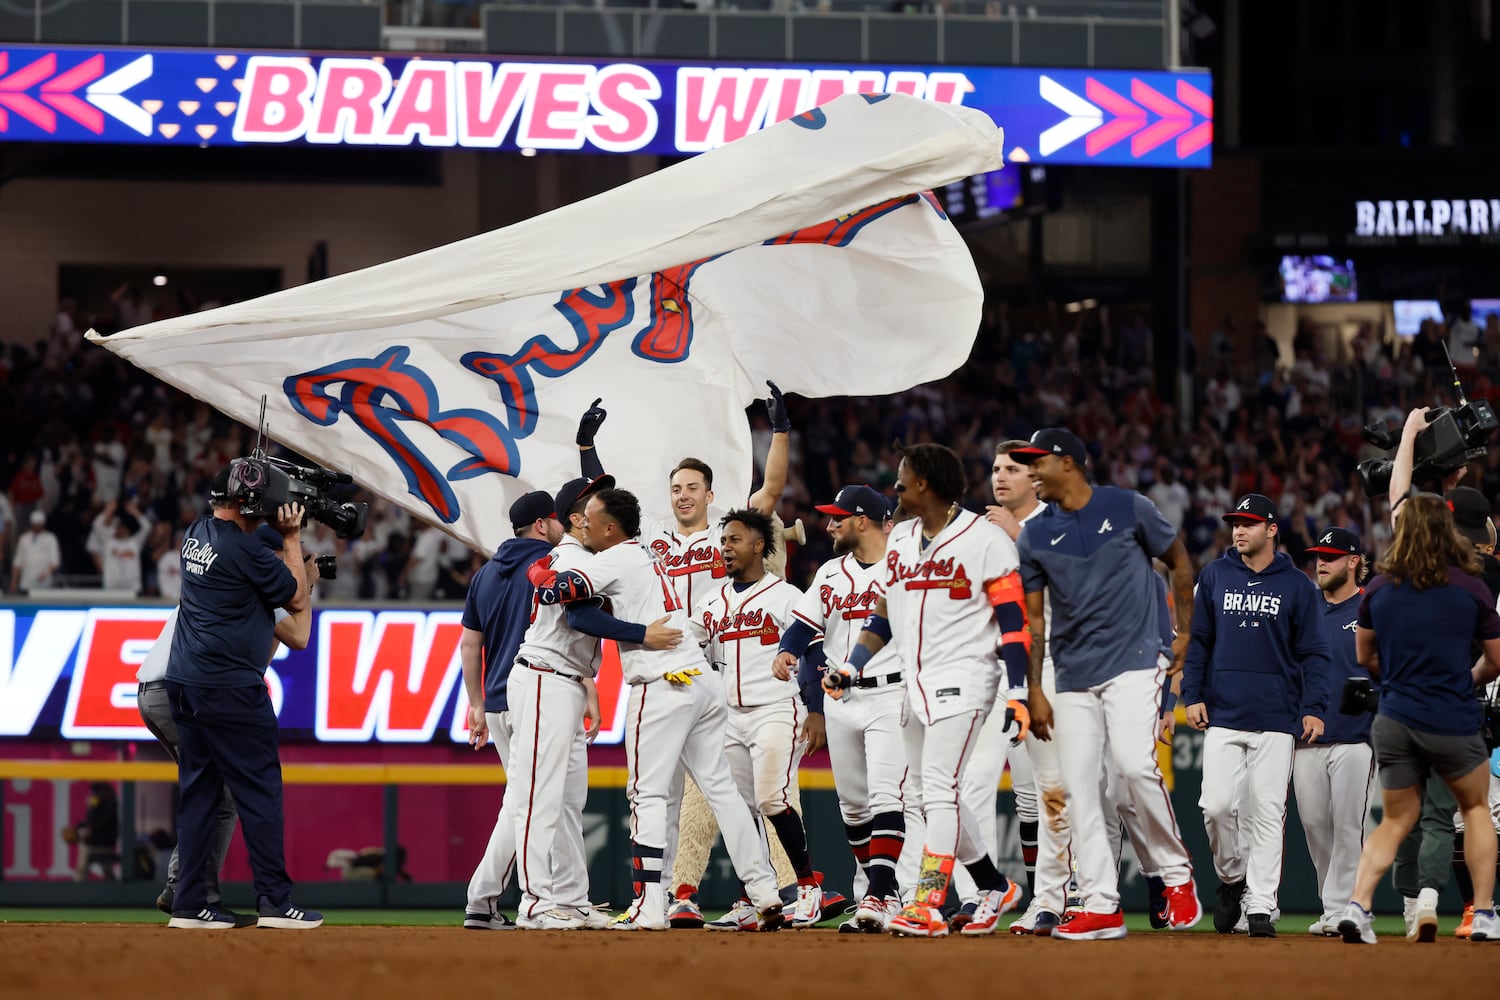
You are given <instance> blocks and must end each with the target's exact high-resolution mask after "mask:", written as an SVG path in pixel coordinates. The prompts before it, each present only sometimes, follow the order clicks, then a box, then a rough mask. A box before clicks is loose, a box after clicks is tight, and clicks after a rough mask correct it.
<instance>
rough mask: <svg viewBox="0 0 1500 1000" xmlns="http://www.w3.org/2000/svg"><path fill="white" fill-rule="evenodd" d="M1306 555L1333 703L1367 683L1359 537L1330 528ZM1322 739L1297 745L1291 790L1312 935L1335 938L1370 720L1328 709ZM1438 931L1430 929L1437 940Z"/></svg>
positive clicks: (1363, 786)
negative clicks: (1313, 562)
mask: <svg viewBox="0 0 1500 1000" xmlns="http://www.w3.org/2000/svg"><path fill="white" fill-rule="evenodd" d="M1307 551H1309V552H1311V553H1312V554H1313V555H1315V556H1317V559H1318V567H1317V574H1318V589H1319V590H1321V591H1322V592H1323V638H1324V639H1325V640H1326V641H1327V643H1328V652H1329V656H1330V657H1331V662H1332V670H1331V673H1330V679H1331V680H1332V682H1333V683H1332V686H1331V687H1330V688H1329V692H1330V698H1333V697H1337V695H1338V692H1339V691H1341V690H1342V689H1343V684H1344V681H1345V680H1347V679H1348V678H1350V677H1360V676H1364V675H1365V673H1366V671H1365V669H1364V668H1363V667H1361V666H1360V665H1359V661H1358V660H1356V659H1355V658H1354V629H1355V625H1356V623H1357V621H1358V619H1359V601H1360V598H1361V596H1362V595H1363V593H1364V591H1363V590H1361V589H1360V586H1359V585H1360V583H1361V581H1362V580H1363V579H1364V577H1365V576H1366V575H1367V572H1368V570H1367V568H1366V566H1365V556H1364V552H1363V550H1362V549H1361V548H1360V544H1359V536H1358V535H1356V534H1355V533H1354V532H1352V531H1349V530H1347V529H1345V528H1330V529H1328V530H1327V531H1325V532H1324V533H1323V535H1322V537H1321V538H1319V539H1318V543H1317V544H1316V545H1314V546H1312V547H1311V548H1309V549H1308V550H1307ZM1325 718H1326V719H1327V724H1326V725H1325V726H1324V729H1323V738H1322V739H1321V740H1318V741H1317V742H1316V743H1298V744H1297V752H1296V755H1295V756H1294V757H1293V758H1292V789H1293V790H1294V791H1295V792H1296V794H1297V814H1298V815H1299V816H1301V817H1302V830H1303V832H1304V833H1306V834H1307V853H1308V854H1310V855H1311V856H1312V862H1313V868H1314V869H1316V870H1317V873H1318V893H1319V895H1320V896H1321V897H1322V900H1323V915H1322V916H1320V917H1319V918H1318V919H1317V920H1314V921H1313V923H1312V926H1311V927H1309V928H1308V933H1309V934H1314V935H1318V936H1322V937H1337V936H1338V933H1339V920H1340V919H1341V918H1342V916H1343V911H1344V907H1345V906H1347V905H1348V902H1349V897H1350V896H1351V895H1352V894H1353V892H1354V872H1355V869H1357V868H1358V867H1359V852H1360V850H1361V849H1362V848H1363V847H1364V843H1365V816H1366V815H1368V814H1369V811H1370V790H1371V786H1372V783H1373V781H1374V779H1375V755H1374V751H1372V750H1371V748H1370V723H1371V721H1373V719H1374V716H1372V715H1370V714H1369V713H1368V712H1360V713H1359V714H1357V715H1349V714H1347V713H1345V712H1341V711H1338V710H1337V709H1336V708H1333V707H1330V709H1329V713H1328V715H1327V716H1325ZM1435 933H1436V923H1435V922H1434V934H1435Z"/></svg>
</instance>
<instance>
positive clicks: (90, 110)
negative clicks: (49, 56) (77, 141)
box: [42, 54, 104, 135]
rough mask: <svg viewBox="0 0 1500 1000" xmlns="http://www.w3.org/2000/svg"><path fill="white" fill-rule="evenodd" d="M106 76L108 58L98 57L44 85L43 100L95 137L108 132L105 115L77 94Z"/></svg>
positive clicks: (87, 60) (91, 58)
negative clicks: (105, 69) (81, 89)
mask: <svg viewBox="0 0 1500 1000" xmlns="http://www.w3.org/2000/svg"><path fill="white" fill-rule="evenodd" d="M103 75H104V56H103V55H102V54H98V55H94V56H92V57H90V58H88V59H85V60H84V61H83V62H81V63H79V64H78V65H77V66H74V67H73V68H72V69H70V70H68V71H67V72H66V73H59V74H58V75H57V76H55V77H53V78H52V79H50V80H48V81H47V82H46V83H44V84H42V100H44V101H46V102H47V103H48V104H50V105H52V106H53V107H54V108H56V109H57V110H59V111H61V112H62V113H63V114H65V115H67V116H68V117H69V118H71V119H73V120H74V121H76V122H77V123H78V124H80V125H82V126H83V127H84V128H86V129H88V130H89V131H90V132H92V133H94V134H95V135H99V134H100V133H101V132H103V131H104V112H102V111H100V110H99V109H98V108H96V107H93V106H92V105H90V104H87V103H86V102H84V101H83V99H82V98H79V97H77V96H75V95H74V93H73V92H74V91H75V90H77V89H78V88H80V87H83V86H86V85H88V84H90V83H93V82H94V81H95V80H97V79H99V77H101V76H103Z"/></svg>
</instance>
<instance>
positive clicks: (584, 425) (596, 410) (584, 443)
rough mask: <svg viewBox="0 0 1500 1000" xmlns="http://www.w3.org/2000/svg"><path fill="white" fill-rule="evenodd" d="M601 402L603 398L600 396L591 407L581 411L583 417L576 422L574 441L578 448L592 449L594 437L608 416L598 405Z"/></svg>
mask: <svg viewBox="0 0 1500 1000" xmlns="http://www.w3.org/2000/svg"><path fill="white" fill-rule="evenodd" d="M602 402H604V397H603V396H600V397H599V398H598V399H596V400H594V403H593V405H592V406H590V407H589V408H588V409H587V410H584V411H583V417H582V418H580V419H579V421H578V437H577V439H576V440H577V441H578V447H580V448H592V447H593V446H594V435H596V434H598V433H599V428H600V426H601V425H603V423H604V418H605V417H606V416H608V414H607V413H605V411H604V407H602V406H600V405H599V404H600V403H602Z"/></svg>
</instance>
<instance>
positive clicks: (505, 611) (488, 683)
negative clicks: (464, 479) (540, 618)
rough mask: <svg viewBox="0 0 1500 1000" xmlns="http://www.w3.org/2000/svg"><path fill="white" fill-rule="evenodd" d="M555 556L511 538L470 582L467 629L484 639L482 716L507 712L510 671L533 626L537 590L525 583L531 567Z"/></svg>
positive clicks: (534, 541) (538, 544) (545, 547)
mask: <svg viewBox="0 0 1500 1000" xmlns="http://www.w3.org/2000/svg"><path fill="white" fill-rule="evenodd" d="M551 551H552V543H551V542H544V541H542V540H541V539H540V538H507V539H506V540H505V541H503V542H501V543H500V547H499V548H498V549H496V550H495V554H494V555H493V556H491V557H490V561H489V562H487V563H485V564H484V565H483V566H481V567H479V572H477V573H475V574H474V579H473V580H471V581H469V596H468V598H467V599H466V600H465V601H464V616H463V625H464V628H466V629H470V630H472V631H474V632H483V633H484V710H485V711H486V712H505V711H508V710H509V707H510V703H509V701H507V699H506V692H507V690H508V689H509V681H510V668H511V667H512V666H513V665H514V664H515V662H516V650H518V649H520V648H521V640H522V639H523V638H525V636H526V626H527V625H529V624H531V605H532V602H533V601H534V600H535V599H536V587H534V586H533V585H532V583H531V581H530V580H528V579H526V570H527V568H529V567H530V566H531V564H532V563H534V562H536V561H537V560H538V559H540V558H542V556H544V555H546V554H547V553H549V552H551Z"/></svg>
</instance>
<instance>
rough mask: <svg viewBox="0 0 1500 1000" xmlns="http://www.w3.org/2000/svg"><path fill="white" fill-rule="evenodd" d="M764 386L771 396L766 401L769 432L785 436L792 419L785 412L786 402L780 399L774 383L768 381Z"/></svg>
mask: <svg viewBox="0 0 1500 1000" xmlns="http://www.w3.org/2000/svg"><path fill="white" fill-rule="evenodd" d="M766 385H768V386H770V387H771V395H770V397H769V398H768V399H767V400H766V416H768V417H770V418H771V430H772V431H773V432H774V433H777V434H787V433H790V432H791V429H792V418H791V417H790V416H789V415H788V414H787V412H786V400H785V399H783V398H782V395H781V390H780V389H778V388H776V383H775V382H772V381H771V380H770V379H767V380H766Z"/></svg>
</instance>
